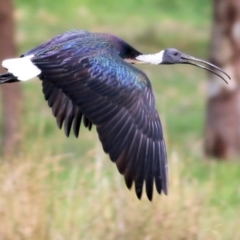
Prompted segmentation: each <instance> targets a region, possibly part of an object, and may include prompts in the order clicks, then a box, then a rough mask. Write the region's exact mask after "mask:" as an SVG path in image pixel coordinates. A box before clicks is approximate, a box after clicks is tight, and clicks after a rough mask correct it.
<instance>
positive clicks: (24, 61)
mask: <svg viewBox="0 0 240 240" xmlns="http://www.w3.org/2000/svg"><path fill="white" fill-rule="evenodd" d="M33 57H34V55H29V56H26V57H21V58H12V59H7V60H4V61H3V62H2V66H3V67H4V68H6V69H7V70H8V72H10V73H12V74H13V75H14V76H15V77H17V78H18V80H20V81H27V80H29V79H31V78H34V77H36V76H38V75H39V74H40V73H41V70H40V69H39V68H38V67H37V66H35V65H34V64H33V63H32V61H31V59H32V58H33Z"/></svg>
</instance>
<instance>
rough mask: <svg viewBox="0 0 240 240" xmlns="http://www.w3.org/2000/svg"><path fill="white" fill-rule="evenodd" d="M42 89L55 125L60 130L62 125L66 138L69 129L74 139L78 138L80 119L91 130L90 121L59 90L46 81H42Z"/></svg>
mask: <svg viewBox="0 0 240 240" xmlns="http://www.w3.org/2000/svg"><path fill="white" fill-rule="evenodd" d="M40 78H41V76H40ZM43 79H44V78H43ZM42 87H43V93H44V96H45V100H47V101H48V105H49V107H51V108H52V113H53V115H54V116H55V117H56V121H57V125H58V127H59V128H60V129H61V128H62V125H63V123H64V131H65V134H66V136H67V137H68V136H69V134H70V131H71V127H72V128H73V129H72V130H73V133H74V135H75V137H78V135H79V130H80V126H81V121H82V119H83V123H84V125H85V127H87V128H88V129H89V130H91V127H92V123H91V121H90V120H88V119H87V118H86V117H85V116H84V115H83V114H82V112H81V110H80V109H79V107H78V106H76V105H74V104H73V103H72V101H71V100H70V99H69V98H68V97H67V96H66V95H65V94H64V93H63V92H62V90H61V89H58V88H56V87H54V85H53V84H52V83H51V82H48V81H47V80H43V82H42Z"/></svg>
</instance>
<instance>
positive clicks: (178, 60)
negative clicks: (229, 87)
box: [159, 48, 230, 83]
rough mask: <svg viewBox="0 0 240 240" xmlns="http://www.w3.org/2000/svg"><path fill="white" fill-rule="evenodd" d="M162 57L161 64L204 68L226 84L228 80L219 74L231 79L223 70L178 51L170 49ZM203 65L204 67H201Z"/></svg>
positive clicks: (164, 51)
mask: <svg viewBox="0 0 240 240" xmlns="http://www.w3.org/2000/svg"><path fill="white" fill-rule="evenodd" d="M160 53H161V55H162V59H161V61H160V62H159V64H190V65H193V66H196V67H199V68H203V69H205V70H207V71H209V72H211V73H214V74H216V75H217V76H219V77H220V78H222V79H223V80H224V81H225V82H226V83H227V80H226V79H225V78H224V77H222V76H221V75H220V74H219V72H221V73H222V74H224V75H225V77H227V78H229V79H230V76H229V75H228V74H227V73H226V72H224V71H223V70H222V69H221V68H219V67H217V66H215V65H213V64H211V63H209V62H206V61H204V60H201V59H198V58H195V57H192V56H189V55H187V54H185V53H181V52H180V51H178V50H177V49H174V48H168V49H165V50H163V51H161V52H160ZM201 64H203V65H201Z"/></svg>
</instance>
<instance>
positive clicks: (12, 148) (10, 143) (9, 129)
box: [0, 0, 21, 156]
mask: <svg viewBox="0 0 240 240" xmlns="http://www.w3.org/2000/svg"><path fill="white" fill-rule="evenodd" d="M0 6H1V7H0V62H1V61H2V60H3V59H6V58H9V57H13V56H15V55H16V48H15V43H14V19H13V2H12V1H11V0H7V1H6V0H0ZM2 70H3V69H2V68H1V72H2ZM1 92H2V116H3V117H2V121H3V124H2V153H3V155H4V156H9V155H12V154H13V153H14V152H16V150H17V148H18V146H19V142H20V134H19V130H20V127H19V125H20V121H19V120H20V108H21V91H20V86H19V84H11V85H10V84H9V85H8V84H5V85H3V86H1Z"/></svg>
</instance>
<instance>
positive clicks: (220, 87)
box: [205, 0, 240, 159]
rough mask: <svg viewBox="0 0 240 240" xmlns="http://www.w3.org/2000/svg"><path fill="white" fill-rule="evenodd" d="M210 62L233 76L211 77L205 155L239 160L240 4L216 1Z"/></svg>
mask: <svg viewBox="0 0 240 240" xmlns="http://www.w3.org/2000/svg"><path fill="white" fill-rule="evenodd" d="M213 2H214V10H213V30H212V38H211V49H210V61H211V62H212V63H214V64H216V65H217V66H219V67H221V68H223V69H224V70H225V71H226V72H227V73H228V74H229V75H230V76H231V80H230V81H229V84H228V85H227V84H225V83H224V82H222V81H220V79H219V78H217V77H216V76H214V75H213V74H209V86H208V99H207V111H206V128H205V152H206V154H207V155H208V156H211V157H217V158H221V159H229V158H236V157H239V156H240V89H239V83H240V1H239V0H214V1H213Z"/></svg>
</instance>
